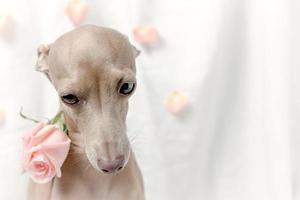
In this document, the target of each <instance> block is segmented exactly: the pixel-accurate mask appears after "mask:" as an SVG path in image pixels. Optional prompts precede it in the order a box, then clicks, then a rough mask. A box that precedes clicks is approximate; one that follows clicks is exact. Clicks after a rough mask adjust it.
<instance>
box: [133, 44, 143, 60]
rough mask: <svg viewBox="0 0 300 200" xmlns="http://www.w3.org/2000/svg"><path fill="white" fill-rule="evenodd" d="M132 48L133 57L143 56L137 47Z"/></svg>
mask: <svg viewBox="0 0 300 200" xmlns="http://www.w3.org/2000/svg"><path fill="white" fill-rule="evenodd" d="M131 46H132V52H133V55H134V57H135V58H136V57H138V56H139V55H140V54H141V51H140V50H138V49H137V48H136V47H135V46H133V45H131Z"/></svg>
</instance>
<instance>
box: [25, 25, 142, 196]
mask: <svg viewBox="0 0 300 200" xmlns="http://www.w3.org/2000/svg"><path fill="white" fill-rule="evenodd" d="M138 55H139V51H138V50H137V49H136V48H135V47H134V46H132V45H131V44H130V42H129V41H128V38H127V37H126V36H125V35H123V34H121V33H119V32H118V31H115V30H113V29H110V28H104V27H98V26H94V25H84V26H81V27H79V28H76V29H74V30H72V31H70V32H67V33H65V34H64V35H62V36H61V37H59V38H58V39H57V40H56V41H55V42H54V43H52V44H50V45H41V46H40V47H39V48H38V60H37V64H36V70H38V71H40V72H42V73H44V74H45V75H46V76H47V77H48V79H49V80H50V82H51V83H52V84H53V86H54V88H55V90H56V91H57V93H58V96H59V99H60V111H62V112H63V113H64V117H65V120H66V124H67V126H68V131H69V137H70V139H71V141H72V142H71V147H70V152H69V154H68V156H67V159H66V161H65V163H64V164H63V166H62V177H61V178H54V179H53V180H52V182H50V183H47V184H36V183H34V182H32V181H31V182H30V183H29V188H28V196H27V197H28V198H27V199H28V200H144V198H145V197H144V186H143V179H142V174H141V171H140V169H139V167H138V165H137V162H136V159H135V157H134V155H133V153H132V151H131V148H130V142H129V140H128V137H127V133H126V115H127V111H128V99H129V98H130V96H131V95H132V94H133V93H134V91H135V89H136V78H135V74H136V67H135V58H136V57H137V56H138Z"/></svg>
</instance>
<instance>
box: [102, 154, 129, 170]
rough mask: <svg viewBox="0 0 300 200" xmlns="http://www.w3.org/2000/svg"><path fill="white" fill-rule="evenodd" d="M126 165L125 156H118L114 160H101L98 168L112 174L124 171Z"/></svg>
mask: <svg viewBox="0 0 300 200" xmlns="http://www.w3.org/2000/svg"><path fill="white" fill-rule="evenodd" d="M124 164H125V157H124V156H117V157H116V158H115V159H113V160H104V159H101V158H99V159H98V167H99V169H101V171H103V172H104V173H107V174H111V173H114V172H117V171H120V170H121V169H123V167H124Z"/></svg>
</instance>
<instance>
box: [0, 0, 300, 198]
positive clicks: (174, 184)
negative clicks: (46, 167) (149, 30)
mask: <svg viewBox="0 0 300 200" xmlns="http://www.w3.org/2000/svg"><path fill="white" fill-rule="evenodd" d="M87 2H88V3H89V5H90V12H89V13H88V15H87V18H86V19H85V21H84V23H89V24H91V23H92V24H97V25H102V26H109V27H112V28H115V29H118V30H119V31H121V32H123V33H125V34H127V35H128V36H129V38H130V39H131V41H132V42H133V43H134V44H135V45H136V46H137V47H138V48H140V49H141V50H142V51H143V50H144V49H143V47H141V46H139V45H138V44H137V43H135V42H134V40H133V38H132V34H131V32H132V29H133V28H134V27H135V26H136V25H138V24H153V25H154V26H155V27H156V28H157V29H158V31H159V33H160V35H161V38H162V40H163V44H162V45H161V46H160V48H157V49H155V50H153V51H151V52H148V51H145V50H144V51H143V52H142V54H141V56H140V57H139V58H138V60H137V66H138V82H139V87H138V90H137V93H136V94H135V95H134V97H133V98H132V99H131V103H130V112H129V115H128V128H129V133H128V134H129V135H137V139H136V142H135V144H134V145H133V149H134V151H135V154H136V155H137V159H138V161H139V163H140V166H141V169H142V171H143V174H144V179H145V184H146V194H147V199H148V200H167V199H170V200H183V199H186V200H196V199H205V200H253V199H255V200H298V199H300V194H299V192H300V183H299V181H300V170H299V169H298V168H299V167H300V160H299V157H298V151H299V150H300V148H299V141H300V137H299V136H298V135H299V131H300V125H299V122H298V121H299V117H300V95H299V92H298V91H299V90H300V86H299V83H300V81H299V78H298V77H299V75H300V74H299V72H300V70H299V64H300V59H299V56H298V54H299V52H300V37H299V35H300V21H299V17H300V16H299V9H300V3H299V1H298V2H297V0H251V1H250V0H248V1H246V0H224V1H222V0H210V1H205V0H200V1H197V0H190V1H184V0H177V1H174V0H164V1H160V0H152V1H147V0H126V1H124V0H123V1H121V0H110V1H104V0H101V1H99V0H98V1H96V0H89V1H87ZM65 4H66V1H61V0H52V1H39V0H10V1H4V0H0V15H1V13H6V12H8V13H12V14H13V16H14V17H15V35H14V36H13V40H11V41H5V40H0V58H1V59H0V109H4V110H5V112H6V123H5V124H4V126H2V127H0V150H1V151H0V199H10V200H20V199H24V193H25V187H26V177H25V176H22V175H21V169H20V165H19V164H20V162H19V157H18V156H19V151H20V133H21V132H22V131H23V130H25V129H28V128H30V127H31V126H32V124H31V123H30V122H26V121H24V120H22V119H20V117H19V116H18V112H19V109H20V107H21V106H23V108H24V112H25V113H26V114H27V115H30V116H34V117H36V118H43V117H51V116H52V115H53V114H54V112H55V111H56V109H57V99H56V93H55V91H54V90H53V88H52V87H51V85H50V84H49V83H48V82H47V80H46V78H45V77H44V76H42V75H40V74H38V73H35V72H34V71H33V67H32V66H33V65H34V63H35V60H36V55H35V53H36V47H37V46H38V44H40V43H48V42H52V41H53V40H54V39H55V38H57V37H58V36H59V35H61V34H62V33H64V32H66V31H68V30H71V29H72V25H71V24H70V22H69V20H68V19H67V17H66V16H65V15H64V13H63V8H64V6H65ZM173 90H180V91H183V92H184V93H186V94H187V96H188V98H189V105H188V110H187V111H186V113H185V115H183V116H174V115H172V114H170V113H168V112H167V111H166V109H165V107H164V104H163V102H164V100H165V98H166V96H167V95H168V94H169V93H170V92H171V91H173Z"/></svg>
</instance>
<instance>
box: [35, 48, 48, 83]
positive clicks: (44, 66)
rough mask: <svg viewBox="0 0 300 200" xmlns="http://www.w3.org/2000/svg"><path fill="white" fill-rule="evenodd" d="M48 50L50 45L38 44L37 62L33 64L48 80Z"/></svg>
mask: <svg viewBox="0 0 300 200" xmlns="http://www.w3.org/2000/svg"><path fill="white" fill-rule="evenodd" d="M49 52H50V45H43V44H42V45H40V46H39V47H38V49H37V56H38V58H37V62H36V65H35V69H36V71H39V72H43V73H44V74H45V75H46V76H47V77H48V78H49V80H50V76H49V64H48V56H49Z"/></svg>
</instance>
